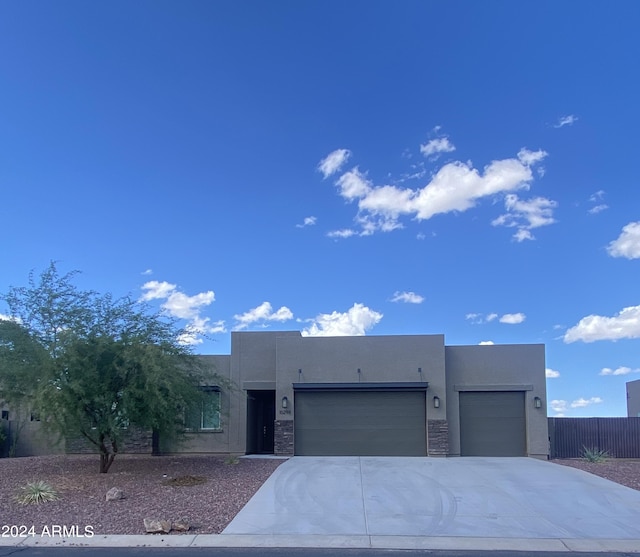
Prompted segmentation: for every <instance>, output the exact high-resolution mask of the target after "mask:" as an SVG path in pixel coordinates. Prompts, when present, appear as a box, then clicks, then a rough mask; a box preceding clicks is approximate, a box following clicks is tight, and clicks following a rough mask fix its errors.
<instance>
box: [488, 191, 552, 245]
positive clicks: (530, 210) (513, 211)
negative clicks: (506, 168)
mask: <svg viewBox="0 0 640 557" xmlns="http://www.w3.org/2000/svg"><path fill="white" fill-rule="evenodd" d="M504 205H505V209H506V210H507V213H505V214H503V215H500V216H499V217H498V218H496V219H494V220H493V221H492V222H491V224H492V225H493V226H507V227H517V228H518V230H517V231H516V233H515V234H514V235H513V237H514V239H515V240H516V241H518V242H522V241H523V240H533V239H534V238H535V237H534V236H533V234H532V233H531V230H532V229H533V228H539V227H540V226H547V225H549V224H553V223H554V222H556V221H555V219H554V218H553V209H555V208H556V207H557V205H558V204H557V203H556V202H555V201H553V200H551V199H547V198H546V197H535V198H532V199H529V200H528V201H524V200H521V199H520V198H518V196H517V195H516V194H508V195H507V196H506V197H505V202H504Z"/></svg>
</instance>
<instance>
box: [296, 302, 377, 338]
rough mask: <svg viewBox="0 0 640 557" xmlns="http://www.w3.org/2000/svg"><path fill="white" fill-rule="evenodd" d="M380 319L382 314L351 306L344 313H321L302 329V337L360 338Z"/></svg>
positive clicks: (363, 306) (355, 305)
mask: <svg viewBox="0 0 640 557" xmlns="http://www.w3.org/2000/svg"><path fill="white" fill-rule="evenodd" d="M381 319H382V313H379V312H377V311H374V310H372V309H370V308H368V307H367V306H365V305H363V304H353V307H351V308H350V309H349V310H347V311H346V312H344V313H340V312H337V311H334V312H332V313H321V314H320V315H318V316H317V317H316V318H315V319H313V320H312V324H311V326H309V327H307V328H306V329H303V331H302V336H310V337H330V336H362V335H364V334H365V333H366V331H368V330H369V329H371V328H372V327H373V326H374V325H376V324H377V323H379V322H380V320H381Z"/></svg>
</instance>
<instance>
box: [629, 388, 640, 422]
mask: <svg viewBox="0 0 640 557" xmlns="http://www.w3.org/2000/svg"><path fill="white" fill-rule="evenodd" d="M627 416H628V417H629V418H640V379H636V380H635V381H629V382H628V383H627Z"/></svg>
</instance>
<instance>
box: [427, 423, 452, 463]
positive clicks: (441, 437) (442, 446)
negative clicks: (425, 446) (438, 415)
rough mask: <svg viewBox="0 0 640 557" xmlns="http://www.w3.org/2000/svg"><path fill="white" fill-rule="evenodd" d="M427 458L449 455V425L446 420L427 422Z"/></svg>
mask: <svg viewBox="0 0 640 557" xmlns="http://www.w3.org/2000/svg"><path fill="white" fill-rule="evenodd" d="M427 436H428V438H429V456H447V455H448V454H449V424H448V423H447V420H427Z"/></svg>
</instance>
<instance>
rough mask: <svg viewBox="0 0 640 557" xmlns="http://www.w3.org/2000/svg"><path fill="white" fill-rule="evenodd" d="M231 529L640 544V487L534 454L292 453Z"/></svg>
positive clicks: (237, 531)
mask: <svg viewBox="0 0 640 557" xmlns="http://www.w3.org/2000/svg"><path fill="white" fill-rule="evenodd" d="M224 534H262V535H280V534H283V535H287V534H289V535H292V534H305V535H314V534H317V535H347V536H349V535H367V536H375V535H378V536H444V537H458V536H462V537H487V538H580V539H621V540H622V539H638V540H640V492H639V491H635V490H633V489H630V488H628V487H624V486H621V485H618V484H615V483H613V482H610V481H608V480H605V479H602V478H599V477H596V476H593V475H591V474H587V473H586V472H582V471H580V470H576V469H573V468H569V467H565V466H560V465H556V464H553V463H550V462H544V461H539V460H535V459H532V458H484V457H465V458H421V457H293V458H291V459H289V460H288V461H287V462H285V463H283V464H282V465H281V466H280V467H279V468H278V469H277V470H276V471H275V472H274V473H273V475H272V476H271V477H270V478H269V479H268V480H267V481H266V482H265V484H264V485H263V486H262V487H261V488H260V490H259V491H258V492H257V493H256V494H255V495H254V496H253V498H252V499H251V500H250V501H249V502H248V503H247V505H246V506H245V507H244V508H243V509H242V510H241V511H240V513H238V515H237V516H236V517H235V518H234V519H233V521H232V522H231V523H230V524H229V525H228V526H227V528H226V529H225V530H224V532H223V535H224Z"/></svg>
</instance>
